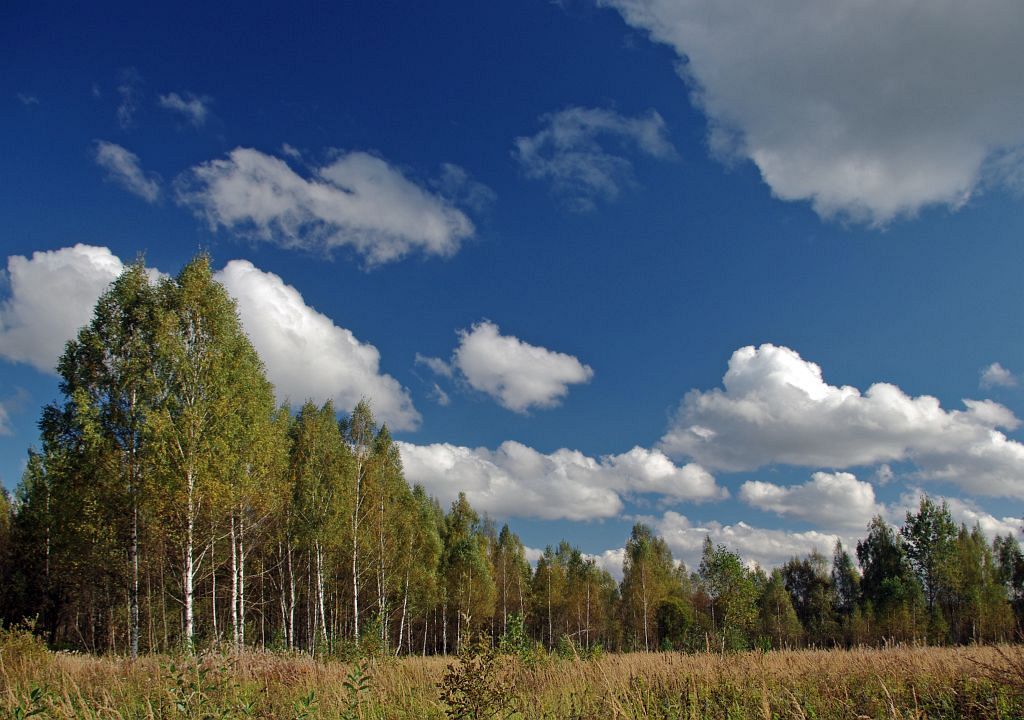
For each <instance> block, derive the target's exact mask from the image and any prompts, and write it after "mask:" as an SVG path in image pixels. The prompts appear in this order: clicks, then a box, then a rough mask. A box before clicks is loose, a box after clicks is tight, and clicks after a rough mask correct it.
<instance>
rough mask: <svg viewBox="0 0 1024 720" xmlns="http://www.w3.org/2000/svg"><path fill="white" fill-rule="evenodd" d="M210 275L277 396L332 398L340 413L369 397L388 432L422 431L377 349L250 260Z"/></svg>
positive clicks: (296, 400)
mask: <svg viewBox="0 0 1024 720" xmlns="http://www.w3.org/2000/svg"><path fill="white" fill-rule="evenodd" d="M215 278H216V279H217V281H218V282H221V283H223V284H224V287H226V288H227V290H228V292H229V293H230V294H231V296H232V297H234V298H235V299H236V300H237V301H238V311H239V315H240V316H241V319H242V325H243V326H244V327H245V331H246V333H247V334H248V335H249V338H250V339H251V340H252V344H253V346H254V347H255V348H256V351H257V352H258V353H259V355H260V357H261V358H262V359H263V363H264V365H265V366H266V369H267V377H268V378H269V379H270V381H271V382H272V383H274V387H275V388H276V390H277V394H278V397H279V398H281V399H286V398H288V399H290V400H291V401H292V402H293V403H301V402H304V401H305V400H307V399H312V400H314V401H316V402H318V403H321V402H324V401H326V400H327V399H329V398H330V399H333V400H334V402H335V405H336V406H337V408H338V410H348V409H351V408H352V407H354V406H355V405H356V403H357V402H359V400H360V398H362V397H366V398H367V399H368V400H369V401H370V402H371V406H372V408H373V412H374V415H375V416H376V418H377V419H378V421H382V422H386V423H387V424H388V425H389V426H390V427H391V428H392V429H394V430H412V429H415V428H416V427H418V426H419V423H420V414H419V412H417V410H416V408H415V407H413V404H412V400H411V399H410V398H409V393H408V391H407V390H406V389H405V388H403V387H402V386H401V384H399V382H398V381H397V380H395V379H394V378H393V377H391V376H390V375H387V374H384V373H382V372H381V371H380V353H379V352H378V350H377V348H375V347H374V346H373V345H370V344H369V343H364V342H360V341H359V340H358V339H357V338H356V337H355V336H354V335H353V334H352V333H351V331H349V330H346V329H345V328H342V327H339V326H337V325H335V324H334V322H333V321H332V320H331V319H330V318H329V317H327V316H326V315H323V314H322V313H319V312H317V311H316V310H315V309H313V308H311V307H310V306H309V305H307V304H306V302H305V301H304V300H303V299H302V295H301V294H300V293H299V291H298V290H296V289H295V288H294V287H292V286H291V285H287V284H285V282H284V281H283V280H282V279H281V278H280V277H278V276H277V275H275V274H273V273H269V272H264V271H262V270H260V269H259V268H257V267H255V266H254V265H253V264H252V263H250V262H249V261H247V260H232V261H231V262H229V263H228V264H227V265H225V266H224V269H223V270H221V271H219V272H218V273H217V274H216V275H215Z"/></svg>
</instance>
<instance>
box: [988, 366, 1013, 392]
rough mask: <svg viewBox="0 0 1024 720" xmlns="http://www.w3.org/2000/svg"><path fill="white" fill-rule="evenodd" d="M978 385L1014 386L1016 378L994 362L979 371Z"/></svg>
mask: <svg viewBox="0 0 1024 720" xmlns="http://www.w3.org/2000/svg"><path fill="white" fill-rule="evenodd" d="M979 385H981V387H983V388H993V387H1016V386H1017V378H1016V377H1015V376H1014V374H1013V373H1012V372H1010V371H1009V370H1007V369H1006V368H1004V367H1003V366H1002V365H1000V364H999V363H997V362H994V363H992V364H991V365H989V366H988V367H987V368H985V369H984V370H982V371H981V380H980V382H979Z"/></svg>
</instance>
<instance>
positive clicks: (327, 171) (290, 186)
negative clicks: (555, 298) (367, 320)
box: [178, 148, 474, 265]
mask: <svg viewBox="0 0 1024 720" xmlns="http://www.w3.org/2000/svg"><path fill="white" fill-rule="evenodd" d="M178 197H179V200H180V201H181V202H182V203H184V204H185V205H187V206H189V207H191V208H192V209H193V210H194V211H195V212H196V213H197V214H198V215H200V216H201V217H202V218H204V219H205V220H206V221H207V222H208V223H209V224H210V227H211V228H213V229H216V228H217V227H219V226H222V227H225V228H229V229H232V230H236V231H239V232H242V233H244V234H247V235H249V236H251V237H254V238H256V239H259V240H263V241H267V242H273V243H275V244H278V245H281V246H283V247H291V248H302V249H307V250H321V251H327V252H329V251H331V250H332V249H335V248H339V247H347V248H351V249H352V250H353V251H355V252H356V253H358V254H359V255H361V256H362V257H363V258H364V259H365V261H366V262H367V264H368V265H378V264H381V263H386V262H391V261H394V260H398V259H400V258H402V257H404V256H406V255H408V254H410V253H412V252H413V251H420V252H422V253H424V254H426V255H440V256H450V255H452V254H454V253H455V252H456V251H457V250H458V249H459V246H460V245H461V243H462V241H463V240H465V239H466V238H468V237H470V236H472V235H473V233H474V228H473V223H472V222H471V221H470V219H469V218H468V217H467V216H466V215H465V214H464V213H463V212H462V211H461V210H459V209H458V208H457V207H455V206H454V205H453V204H452V203H451V202H450V201H448V200H446V199H445V198H443V197H441V196H440V195H436V194H433V193H431V192H428V191H427V190H425V189H424V188H423V187H421V186H420V185H417V184H416V183H414V182H413V181H412V180H410V179H409V178H407V177H406V176H405V174H404V173H403V172H402V171H401V170H399V169H398V168H396V167H394V166H393V165H390V164H389V163H387V162H386V161H385V160H383V159H381V158H379V157H376V156H374V155H370V154H368V153H365V152H350V153H347V154H342V155H339V156H338V157H337V158H335V159H334V160H333V161H331V162H330V163H328V164H326V165H324V166H322V167H319V168H316V169H315V170H314V171H313V174H312V177H310V178H305V177H302V176H301V175H299V174H298V173H296V172H295V171H294V170H292V169H291V167H289V166H288V164H287V163H286V162H285V161H283V160H281V159H280V158H276V157H273V156H271V155H266V154H264V153H262V152H260V151H258V150H252V149H249V148H236V149H235V150H232V151H231V153H230V154H229V155H228V157H227V158H223V159H219V160H211V161H210V162H207V163H204V164H201V165H198V166H196V167H194V168H192V170H191V171H189V173H187V174H186V175H185V176H183V178H182V179H181V180H180V182H179V192H178Z"/></svg>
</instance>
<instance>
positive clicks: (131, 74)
mask: <svg viewBox="0 0 1024 720" xmlns="http://www.w3.org/2000/svg"><path fill="white" fill-rule="evenodd" d="M141 85H142V76H141V75H140V74H139V71H138V70H136V69H135V68H128V69H126V70H122V71H121V81H120V82H119V83H118V85H117V95H118V97H119V98H120V99H121V100H120V102H119V103H118V106H117V122H118V124H119V125H120V126H121V129H122V130H127V129H128V128H130V127H132V126H134V125H135V113H136V111H137V110H138V109H139V88H140V86H141Z"/></svg>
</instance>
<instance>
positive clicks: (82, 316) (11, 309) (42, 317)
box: [0, 244, 124, 372]
mask: <svg viewBox="0 0 1024 720" xmlns="http://www.w3.org/2000/svg"><path fill="white" fill-rule="evenodd" d="M122 270H124V265H123V264H122V263H121V260H120V259H119V258H118V257H117V256H116V255H114V254H113V253H112V252H110V250H109V249H107V248H105V247H93V246H91V245H82V244H79V245H75V246H74V247H69V248H61V249H60V250H51V251H45V252H43V251H40V252H35V253H33V254H32V257H31V258H26V257H24V256H22V255H12V256H10V257H9V258H7V281H8V283H9V292H10V295H9V297H8V298H7V299H6V300H4V301H3V304H0V357H3V358H4V359H6V360H10V361H12V362H23V363H28V364H29V365H32V366H34V367H36V368H38V369H39V370H42V371H43V372H53V370H54V367H55V366H56V364H57V360H58V359H59V358H60V355H61V353H63V352H64V345H65V343H67V341H68V340H70V339H71V338H73V337H74V336H75V334H76V333H77V332H78V329H79V328H80V327H82V326H83V325H85V324H86V323H88V322H89V320H90V319H91V318H92V312H93V307H94V306H95V305H96V300H97V299H98V298H99V296H100V295H101V294H102V293H103V292H104V291H105V290H106V289H107V286H108V285H110V283H111V282H113V281H114V280H115V279H116V278H117V276H118V275H120V274H121V271H122Z"/></svg>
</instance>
